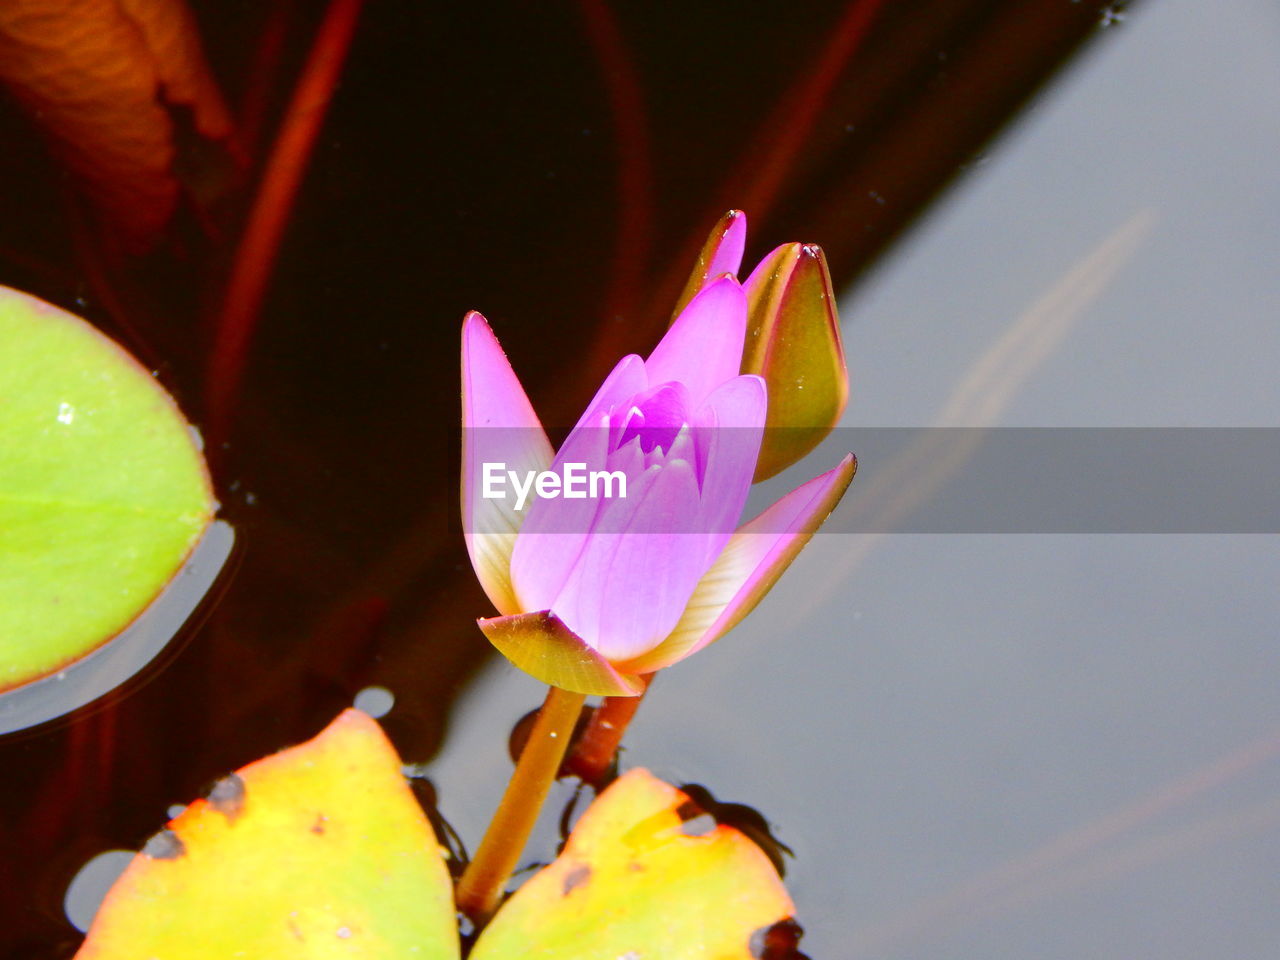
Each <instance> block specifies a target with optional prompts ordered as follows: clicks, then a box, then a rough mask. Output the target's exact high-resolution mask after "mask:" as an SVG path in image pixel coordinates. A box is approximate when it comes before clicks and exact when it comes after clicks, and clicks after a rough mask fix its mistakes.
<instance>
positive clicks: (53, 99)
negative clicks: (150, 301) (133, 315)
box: [0, 0, 231, 248]
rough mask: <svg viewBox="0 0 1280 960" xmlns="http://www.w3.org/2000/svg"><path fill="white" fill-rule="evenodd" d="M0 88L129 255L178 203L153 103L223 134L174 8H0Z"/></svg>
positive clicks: (46, 1) (196, 50)
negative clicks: (185, 110) (23, 110)
mask: <svg viewBox="0 0 1280 960" xmlns="http://www.w3.org/2000/svg"><path fill="white" fill-rule="evenodd" d="M0 81H3V82H4V83H5V84H6V85H7V86H8V87H9V88H10V90H11V91H12V92H13V94H14V95H15V96H16V97H17V98H18V100H19V101H21V102H22V103H23V104H24V105H25V106H26V107H27V109H28V111H29V112H30V113H31V114H32V115H33V117H34V118H35V119H36V121H37V122H38V123H39V124H40V126H41V128H42V129H44V130H45V131H46V132H47V133H48V134H49V136H50V138H51V139H52V141H53V144H54V146H55V149H56V152H57V154H58V155H59V157H60V158H61V159H62V162H63V163H65V164H66V165H67V167H68V168H69V169H70V170H71V171H72V172H73V173H74V174H75V176H76V177H77V179H78V180H79V181H80V183H81V185H82V187H83V189H84V190H85V192H86V193H87V194H88V195H89V197H90V199H91V200H92V201H93V204H94V206H95V207H96V208H97V210H98V212H99V214H100V216H101V217H102V218H103V219H104V220H105V221H107V222H108V223H110V224H112V225H113V226H114V227H115V228H116V229H117V230H118V231H119V232H120V234H121V235H122V236H123V237H124V238H125V240H126V241H127V242H128V243H129V244H130V245H131V246H133V247H135V248H141V247H145V246H146V244H147V243H148V242H149V241H150V239H151V238H152V237H154V235H155V234H156V233H157V232H158V231H159V230H160V229H161V228H162V227H163V226H164V224H165V223H166V221H167V220H168V219H169V215H170V214H171V213H172V211H173V207H174V204H175V202H176V200H177V196H178V184H177V181H176V180H175V179H174V176H173V172H172V166H173V156H174V130H173V123H172V121H171V119H170V117H169V114H168V113H167V112H166V110H165V108H164V103H168V104H174V105H182V106H185V107H189V108H190V110H191V117H192V119H193V121H194V123H195V127H196V129H197V130H198V131H199V132H200V133H201V134H202V135H204V136H205V137H209V138H212V139H221V138H224V137H226V136H227V135H228V134H229V133H230V130H231V121H230V117H229V116H228V114H227V110H226V107H225V105H224V104H223V101H222V97H221V95H220V94H219V92H218V89H217V87H216V85H215V84H214V82H213V78H212V76H211V75H210V73H209V69H208V67H207V66H206V64H205V60H204V57H203V55H202V53H201V51H200V38H199V34H198V33H197V31H196V24H195V20H194V18H193V17H192V15H191V11H190V10H189V9H187V7H186V5H185V4H184V3H183V2H182V0H78V2H76V3H67V2H66V0H23V2H21V3H0Z"/></svg>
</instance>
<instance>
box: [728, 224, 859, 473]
mask: <svg viewBox="0 0 1280 960" xmlns="http://www.w3.org/2000/svg"><path fill="white" fill-rule="evenodd" d="M743 288H744V290H745V291H746V294H747V311H748V312H747V342H746V346H745V347H744V348H743V351H742V372H743V373H754V374H757V375H759V376H761V377H764V380H765V383H766V384H767V385H768V389H769V416H768V419H767V421H766V423H765V435H764V442H763V444H762V445H761V449H760V459H759V460H758V461H757V462H756V474H755V479H756V481H757V482H758V481H760V480H766V479H768V478H769V477H771V476H773V475H774V474H776V473H780V472H781V471H782V470H784V469H786V468H787V467H789V466H791V464H793V463H795V462H796V461H797V460H799V459H801V458H802V457H803V456H805V454H807V453H808V452H809V451H810V450H812V449H813V448H814V447H816V446H817V445H818V444H819V443H821V442H822V439H823V438H824V437H825V436H826V435H827V434H828V433H830V432H831V428H832V427H834V426H835V425H836V423H837V422H838V421H839V419H840V415H841V414H842V413H844V408H845V405H846V404H847V403H848V401H849V372H848V369H847V368H846V366H845V359H844V346H843V344H842V343H841V340H840V320H839V317H838V315H837V313H836V300H835V294H834V292H833V291H832V289H831V273H830V271H829V270H828V269H827V260H826V257H825V256H823V253H822V250H821V248H819V247H817V246H814V245H813V244H803V243H788V244H784V245H783V246H781V247H778V248H777V249H776V250H774V251H773V252H772V253H771V254H769V256H767V257H765V259H764V260H762V261H761V262H760V265H759V266H757V267H756V269H755V270H754V271H752V273H751V276H750V277H749V278H748V279H747V282H746V283H745V284H744V286H743Z"/></svg>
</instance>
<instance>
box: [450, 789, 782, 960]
mask: <svg viewBox="0 0 1280 960" xmlns="http://www.w3.org/2000/svg"><path fill="white" fill-rule="evenodd" d="M690 814H693V815H694V816H695V817H696V807H694V805H693V803H692V801H691V800H690V798H689V797H688V796H687V795H686V794H684V793H682V792H681V791H679V790H677V789H676V788H675V787H673V786H671V785H669V784H666V783H663V782H662V781H661V780H659V779H657V778H656V777H654V776H653V775H652V774H650V773H649V772H648V771H646V770H632V771H630V772H629V773H627V774H626V775H625V776H623V777H621V778H619V779H618V780H617V781H615V782H614V784H613V785H612V786H610V787H609V789H607V790H606V791H605V792H604V793H602V794H601V795H600V797H599V798H598V799H597V800H596V802H595V803H593V804H592V805H591V807H590V808H589V809H588V810H587V812H586V813H585V814H583V816H582V819H581V820H580V821H579V822H578V825H577V826H576V827H575V828H574V830H573V834H572V835H571V836H570V837H569V842H568V843H567V844H566V846H565V849H564V852H563V853H562V854H560V856H559V857H558V858H557V859H556V861H555V863H553V864H551V866H549V867H546V868H545V869H543V870H541V871H540V872H539V873H538V874H537V875H535V876H534V877H533V878H532V879H530V880H529V881H528V882H527V883H525V884H524V886H522V887H521V888H520V889H519V890H517V891H516V892H515V894H514V895H513V896H512V897H511V899H510V900H508V901H507V902H506V903H505V904H504V905H503V906H502V909H501V910H499V911H498V913H497V916H495V917H494V918H493V921H492V922H491V923H490V924H489V926H487V927H486V928H485V930H484V933H482V934H481V935H480V939H479V941H478V942H477V943H476V945H475V949H474V950H473V951H472V952H471V960H517V958H526V957H546V958H547V960H599V958H609V960H614V958H624V957H626V958H632V960H639V958H649V957H655V958H656V957H661V958H662V960H758V958H760V957H761V956H764V955H765V948H766V947H767V946H769V945H770V943H771V941H772V940H773V938H774V936H775V935H776V932H777V931H780V930H785V929H786V927H787V926H788V924H789V923H790V920H791V916H792V914H793V912H794V908H793V906H792V903H791V898H790V897H788V896H787V891H786V889H785V888H784V887H783V885H782V881H781V879H779V877H778V874H777V871H775V870H774V868H773V864H772V863H770V862H769V858H768V857H766V856H765V854H764V853H763V852H762V851H761V850H760V848H759V847H757V846H756V845H755V844H754V843H752V842H751V841H750V840H748V839H747V837H746V836H745V835H744V834H742V833H740V832H739V831H737V830H735V829H733V828H732V827H728V826H724V825H718V826H715V827H714V828H712V829H710V830H708V831H705V832H703V831H695V830H690V829H689V826H690V825H691V824H690V823H689V820H690Z"/></svg>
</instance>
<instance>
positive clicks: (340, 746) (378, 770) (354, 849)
mask: <svg viewBox="0 0 1280 960" xmlns="http://www.w3.org/2000/svg"><path fill="white" fill-rule="evenodd" d="M458 956H459V946H458V931H457V922H456V920H455V917H454V911H453V891H452V886H451V884H450V880H449V874H448V871H447V870H446V869H445V864H444V860H443V858H442V855H441V850H440V847H439V845H438V843H437V840H436V836H435V834H434V832H433V831H432V829H431V826H430V824H429V823H428V822H427V819H426V817H425V816H424V815H423V813H422V810H421V808H420V807H419V806H418V803H417V801H416V800H415V799H414V797H413V793H412V791H411V790H410V789H409V786H408V784H407V783H406V782H405V779H404V777H403V776H402V775H401V772H400V758H399V757H398V756H397V755H396V752H395V749H394V748H393V747H392V746H391V744H390V743H389V742H388V741H387V739H386V737H385V736H384V735H383V733H382V731H381V729H380V728H379V727H378V724H377V723H376V722H375V721H373V720H372V719H370V718H369V717H368V716H366V715H365V714H363V713H361V712H359V711H358V710H347V711H345V712H343V713H342V714H341V715H340V716H339V717H338V718H337V719H336V720H335V721H334V722H333V723H331V724H330V725H329V726H328V727H327V728H326V729H325V730H324V731H323V732H321V733H320V735H319V736H317V737H315V738H314V739H313V740H310V741H308V742H307V743H304V744H302V745H301V746H297V747H293V748H291V749H288V750H284V751H282V752H281V753H278V754H276V755H275V756H272V757H267V758H266V759H264V760H259V761H257V762H256V763H251V764H249V765H248V766H247V767H244V768H243V769H241V770H240V771H238V772H237V773H235V774H233V775H232V776H230V777H227V778H225V779H223V780H221V781H219V782H218V784H217V785H216V786H215V787H214V788H213V790H212V791H211V793H210V794H209V796H208V797H207V798H206V799H204V800H197V801H196V802H195V803H193V804H191V805H190V806H189V807H188V808H187V809H186V810H185V811H184V812H183V813H182V814H181V815H180V816H179V817H177V818H176V819H174V820H172V821H171V822H170V823H169V826H168V828H167V829H165V830H162V831H161V832H160V833H158V834H156V835H155V836H154V837H152V838H151V840H150V841H148V843H147V845H146V847H145V848H144V849H143V852H142V853H140V854H138V855H137V856H136V857H135V858H134V860H133V862H132V863H131V864H130V865H129V867H128V868H127V869H126V870H125V872H124V874H123V875H122V876H121V877H120V879H119V880H117V881H116V884H115V885H114V886H113V887H112V888H111V891H110V892H109V893H108V894H107V898H106V900H105V901H104V902H103V904H102V907H101V908H100V909H99V911H98V915H97V917H96V918H95V919H94V922H93V926H92V927H91V928H90V930H89V936H88V938H87V939H86V940H85V943H84V945H83V946H82V947H81V949H80V952H79V953H78V954H76V957H77V958H78V960H139V958H152V957H154V958H159V960H227V958H230V957H251V958H259V960H267V958H284V957H288V958H290V960H313V958H331V957H360V958H364V960H383V958H393V957H394V958H399V957H414V958H421V960H456V958H457V957H458Z"/></svg>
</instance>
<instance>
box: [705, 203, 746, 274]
mask: <svg viewBox="0 0 1280 960" xmlns="http://www.w3.org/2000/svg"><path fill="white" fill-rule="evenodd" d="M721 224H723V225H724V227H723V233H721V234H720V241H719V243H718V244H715V243H713V242H712V241H713V240H714V238H715V235H714V234H712V238H711V240H708V243H707V245H708V247H709V248H711V249H710V250H708V252H710V253H711V258H710V260H709V261H708V263H707V270H706V274H705V277H704V279H706V280H711V279H714V278H716V277H718V276H720V275H721V274H723V273H732V274H734V275H735V276H736V275H737V273H738V268H739V267H741V266H742V251H743V250H744V249H745V248H746V245H747V215H746V214H745V213H743V212H742V211H741V210H730V211H729V212H728V213H727V214H725V216H724V218H723V219H722V220H721ZM717 226H719V224H717ZM712 251H714V252H712Z"/></svg>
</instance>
